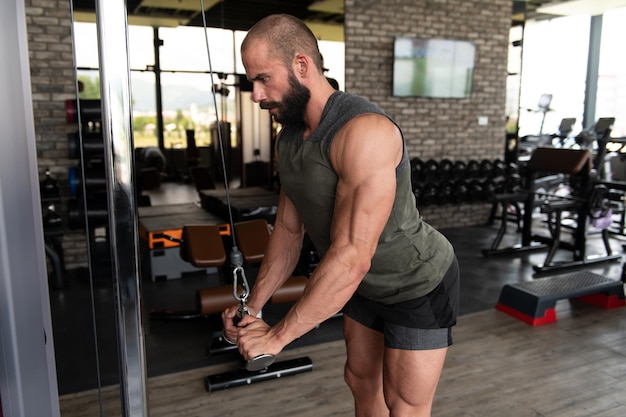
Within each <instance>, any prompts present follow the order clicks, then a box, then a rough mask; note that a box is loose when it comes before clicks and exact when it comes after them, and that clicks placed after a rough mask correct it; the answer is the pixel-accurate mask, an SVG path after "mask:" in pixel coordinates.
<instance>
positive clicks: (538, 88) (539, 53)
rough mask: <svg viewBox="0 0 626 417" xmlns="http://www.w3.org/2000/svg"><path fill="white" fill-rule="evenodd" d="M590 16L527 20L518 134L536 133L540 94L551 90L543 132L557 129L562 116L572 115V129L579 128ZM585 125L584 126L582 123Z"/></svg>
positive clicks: (539, 125) (581, 115)
mask: <svg viewBox="0 0 626 417" xmlns="http://www.w3.org/2000/svg"><path fill="white" fill-rule="evenodd" d="M590 24H591V19H590V17H589V16H568V17H560V18H555V19H550V20H543V21H529V22H527V23H526V27H525V29H524V46H523V57H522V80H521V83H522V84H521V85H522V86H521V95H520V107H521V108H520V118H519V135H520V136H526V135H537V134H539V132H540V130H541V127H542V120H543V116H544V114H543V113H542V112H540V111H537V110H538V102H539V99H540V97H541V96H542V95H543V94H552V102H551V104H550V108H551V111H548V112H547V113H545V121H544V123H543V131H542V133H544V134H551V133H557V132H558V127H559V125H560V122H561V120H562V119H564V118H569V117H575V118H576V124H575V125H574V128H573V133H577V132H580V130H581V129H582V127H583V126H582V119H583V112H584V101H585V84H586V75H587V56H588V49H589V28H590ZM585 127H587V126H585Z"/></svg>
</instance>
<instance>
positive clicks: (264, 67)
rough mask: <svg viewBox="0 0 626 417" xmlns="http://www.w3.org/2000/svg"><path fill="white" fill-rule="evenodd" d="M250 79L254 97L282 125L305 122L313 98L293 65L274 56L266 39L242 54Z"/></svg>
mask: <svg viewBox="0 0 626 417" xmlns="http://www.w3.org/2000/svg"><path fill="white" fill-rule="evenodd" d="M242 59H243V64H244V66H245V68H246V74H247V76H248V79H249V80H250V81H252V85H253V92H252V99H253V100H254V102H255V103H259V104H260V107H261V108H262V109H266V110H268V111H269V113H270V114H271V115H272V116H273V117H274V119H275V120H276V121H277V122H278V123H281V124H294V123H298V124H299V123H302V121H303V118H304V113H305V110H306V106H307V104H308V103H309V100H310V98H311V92H310V91H309V89H308V88H307V87H306V86H304V85H302V84H301V83H300V81H299V80H298V79H297V77H296V76H295V74H294V72H293V69H292V68H291V67H286V66H285V65H284V64H283V63H282V62H281V61H280V60H278V59H276V58H272V55H271V53H270V51H269V49H268V48H267V46H266V45H265V44H264V43H263V42H256V43H255V44H254V47H251V48H249V49H248V50H247V51H246V52H245V53H244V54H243V55H242Z"/></svg>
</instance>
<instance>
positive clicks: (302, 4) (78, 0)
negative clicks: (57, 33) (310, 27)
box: [74, 0, 343, 31]
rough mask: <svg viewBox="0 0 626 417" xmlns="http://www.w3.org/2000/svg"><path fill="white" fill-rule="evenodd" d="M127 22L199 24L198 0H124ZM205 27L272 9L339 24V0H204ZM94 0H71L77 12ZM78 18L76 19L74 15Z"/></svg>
mask: <svg viewBox="0 0 626 417" xmlns="http://www.w3.org/2000/svg"><path fill="white" fill-rule="evenodd" d="M126 4H127V14H128V16H129V23H131V24H132V22H131V20H132V18H140V17H141V18H142V19H143V20H142V21H143V22H144V24H146V25H149V24H150V22H151V21H154V22H164V21H167V20H170V21H171V22H170V23H165V24H163V23H161V25H162V26H174V25H184V26H202V25H203V22H202V14H201V6H200V5H201V3H200V0H127V3H126ZM204 7H205V10H206V12H205V15H206V20H207V26H208V27H217V28H224V29H231V30H244V31H245V30H248V29H250V27H252V25H254V23H256V22H257V21H259V20H260V19H262V18H263V17H265V16H268V15H270V14H274V13H288V14H291V15H294V16H296V17H298V18H300V19H302V20H305V21H307V22H314V23H318V24H320V25H335V26H342V25H343V0H322V1H319V0H289V1H285V0H224V1H221V0H204ZM94 10H95V0H74V12H75V13H77V12H78V13H79V16H84V15H88V14H93V13H94ZM77 20H79V19H77Z"/></svg>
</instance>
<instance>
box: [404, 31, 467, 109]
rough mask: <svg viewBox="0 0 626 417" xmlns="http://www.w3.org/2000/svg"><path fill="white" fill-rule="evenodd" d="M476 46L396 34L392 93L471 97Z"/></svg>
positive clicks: (461, 42) (420, 95)
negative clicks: (397, 35)
mask: <svg viewBox="0 0 626 417" xmlns="http://www.w3.org/2000/svg"><path fill="white" fill-rule="evenodd" d="M475 55H476V47H475V46H474V44H473V43H471V42H467V41H457V40H451V39H421V38H413V37H396V38H395V40H394V48H393V95H394V96H399V97H433V98H468V97H470V96H471V95H472V81H473V78H474V60H475Z"/></svg>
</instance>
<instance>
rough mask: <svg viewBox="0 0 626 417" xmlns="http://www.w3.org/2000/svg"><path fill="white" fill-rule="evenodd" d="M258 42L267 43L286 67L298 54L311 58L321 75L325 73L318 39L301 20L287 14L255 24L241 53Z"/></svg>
mask: <svg viewBox="0 0 626 417" xmlns="http://www.w3.org/2000/svg"><path fill="white" fill-rule="evenodd" d="M257 41H265V42H266V45H267V47H268V49H269V51H270V53H271V54H272V55H273V56H274V57H275V58H278V59H279V60H280V61H282V62H283V63H284V64H285V65H286V66H290V65H291V64H292V61H293V59H294V58H295V56H296V54H298V53H303V54H306V55H308V56H310V57H311V59H312V60H313V62H314V63H315V66H316V67H317V68H318V70H319V71H320V73H323V65H322V55H321V54H320V51H319V48H318V45H317V39H316V38H315V35H314V34H313V32H311V30H310V29H309V27H308V26H307V25H305V24H304V22H302V21H301V20H300V19H297V18H295V17H293V16H290V15H287V14H275V15H270V16H268V17H266V18H264V19H262V20H260V21H259V22H258V23H257V24H255V25H254V26H253V27H252V28H251V29H250V30H249V31H248V34H247V35H246V37H245V39H244V40H243V43H242V44H241V53H242V54H245V52H246V50H247V49H248V48H250V47H251V45H253V44H254V43H255V42H257Z"/></svg>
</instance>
